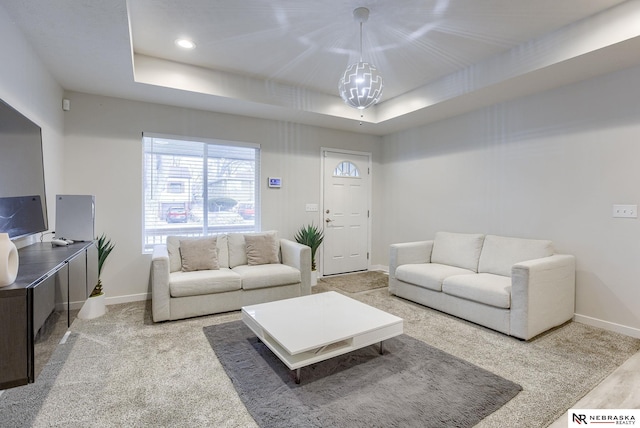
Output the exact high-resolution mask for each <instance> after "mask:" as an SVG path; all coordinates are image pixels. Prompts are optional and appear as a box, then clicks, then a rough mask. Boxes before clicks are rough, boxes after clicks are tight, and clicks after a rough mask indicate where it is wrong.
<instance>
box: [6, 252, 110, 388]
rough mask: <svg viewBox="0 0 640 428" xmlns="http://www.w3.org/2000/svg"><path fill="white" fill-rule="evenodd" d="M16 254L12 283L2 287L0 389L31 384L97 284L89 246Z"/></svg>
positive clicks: (92, 254)
mask: <svg viewBox="0 0 640 428" xmlns="http://www.w3.org/2000/svg"><path fill="white" fill-rule="evenodd" d="M18 254H19V259H20V263H19V268H18V277H17V278H16V281H15V282H14V283H13V284H11V285H9V286H7V287H3V288H0V390H1V389H7V388H13V387H15V386H20V385H25V384H27V383H30V382H34V381H35V379H36V377H37V376H38V374H39V373H40V371H41V370H42V367H43V366H44V365H45V364H46V362H47V361H48V360H49V357H50V356H51V354H52V353H53V351H54V350H55V347H56V346H57V344H58V343H59V341H60V339H61V338H63V337H64V334H65V333H66V331H67V329H68V327H69V326H70V325H71V323H72V322H73V318H74V316H73V314H75V313H76V311H75V310H74V307H76V308H77V309H79V307H80V306H81V305H82V304H83V303H84V301H85V300H86V299H87V298H88V296H89V294H90V293H91V291H92V289H93V286H94V285H95V284H96V282H97V279H98V273H97V272H98V268H97V265H98V256H97V249H96V247H95V245H94V244H93V242H80V243H74V244H71V245H68V246H65V247H56V246H53V245H52V244H51V243H38V244H33V245H29V246H27V247H24V248H21V249H20V250H18Z"/></svg>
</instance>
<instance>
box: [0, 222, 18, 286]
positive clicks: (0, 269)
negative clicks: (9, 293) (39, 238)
mask: <svg viewBox="0 0 640 428" xmlns="http://www.w3.org/2000/svg"><path fill="white" fill-rule="evenodd" d="M18 262H19V257H18V249H17V248H16V244H14V243H13V242H12V241H11V239H9V234H8V233H0V287H5V286H7V285H11V284H13V283H14V282H15V280H16V277H17V276H18Z"/></svg>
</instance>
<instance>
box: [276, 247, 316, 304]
mask: <svg viewBox="0 0 640 428" xmlns="http://www.w3.org/2000/svg"><path fill="white" fill-rule="evenodd" d="M280 252H281V254H282V264H285V265H288V266H291V267H294V268H296V269H298V270H299V271H300V279H301V282H300V294H301V295H302V296H306V295H308V294H311V248H309V247H307V246H306V245H302V244H299V243H297V242H293V241H290V240H289V239H280Z"/></svg>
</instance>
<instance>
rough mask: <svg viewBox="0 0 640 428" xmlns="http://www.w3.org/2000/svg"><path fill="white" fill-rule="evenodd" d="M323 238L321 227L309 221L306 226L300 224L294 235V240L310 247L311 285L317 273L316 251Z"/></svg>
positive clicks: (315, 280)
mask: <svg viewBox="0 0 640 428" xmlns="http://www.w3.org/2000/svg"><path fill="white" fill-rule="evenodd" d="M323 239H324V233H323V231H322V229H320V228H318V226H316V225H314V224H313V223H311V224H310V225H307V226H302V227H301V228H300V230H298V232H297V233H296V235H295V240H296V242H298V243H300V244H303V245H306V246H307V247H309V248H311V285H316V283H317V280H318V273H317V271H316V251H317V250H318V248H319V247H320V244H322V240H323Z"/></svg>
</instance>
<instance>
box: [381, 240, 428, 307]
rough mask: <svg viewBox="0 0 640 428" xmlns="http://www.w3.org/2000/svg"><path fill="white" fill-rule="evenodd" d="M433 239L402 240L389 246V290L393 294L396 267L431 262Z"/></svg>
mask: <svg viewBox="0 0 640 428" xmlns="http://www.w3.org/2000/svg"><path fill="white" fill-rule="evenodd" d="M432 249H433V241H415V242H403V243H401V244H391V246H390V247H389V292H390V293H391V294H395V292H396V286H397V283H398V280H397V279H396V269H397V268H398V266H400V265H406V264H414V263H431V250H432Z"/></svg>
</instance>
